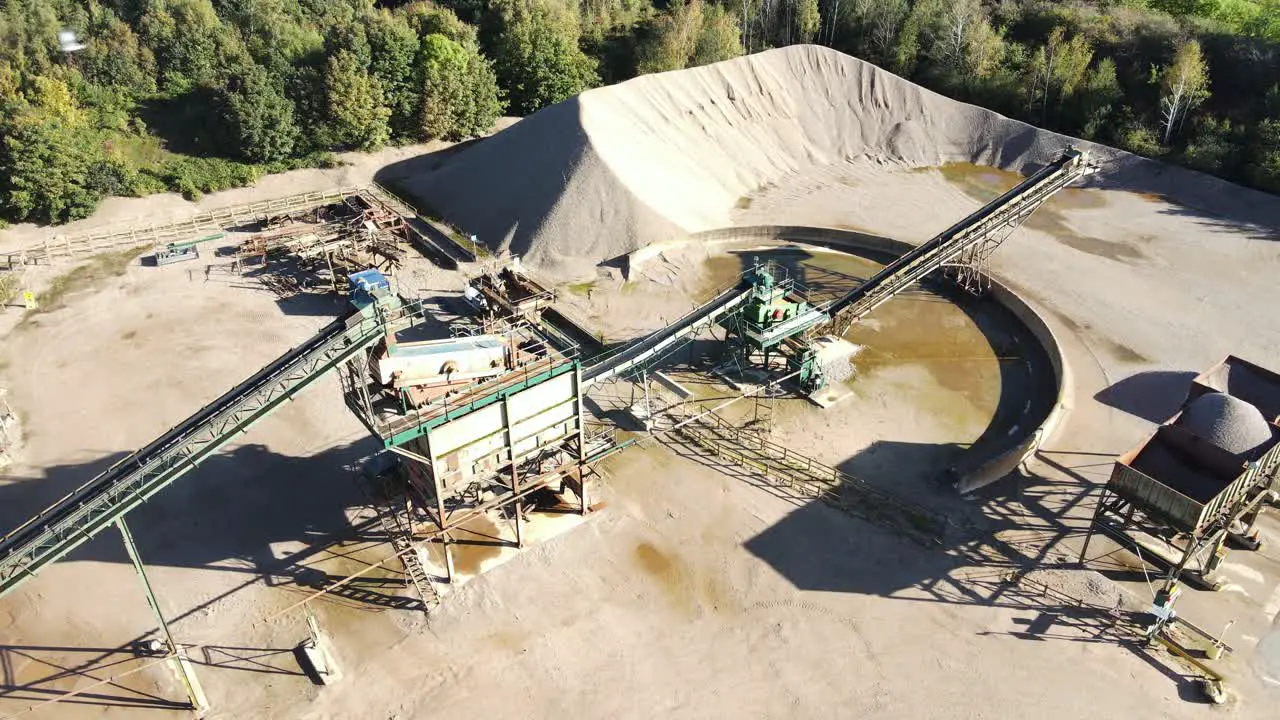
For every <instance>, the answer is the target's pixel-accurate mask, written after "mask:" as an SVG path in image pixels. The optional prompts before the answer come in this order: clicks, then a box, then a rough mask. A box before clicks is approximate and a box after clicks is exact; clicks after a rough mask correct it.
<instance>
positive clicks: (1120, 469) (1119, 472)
mask: <svg viewBox="0 0 1280 720" xmlns="http://www.w3.org/2000/svg"><path fill="white" fill-rule="evenodd" d="M1213 393H1221V394H1222V395H1225V396H1229V397H1230V398H1233V399H1234V400H1233V402H1234V401H1242V402H1243V403H1246V404H1247V406H1249V407H1252V408H1256V412H1257V413H1258V414H1259V416H1260V417H1261V418H1265V422H1263V421H1262V420H1260V421H1259V422H1262V423H1263V425H1264V426H1265V427H1266V431H1265V432H1269V437H1266V436H1265V433H1264V437H1263V440H1262V442H1259V443H1256V444H1254V446H1253V447H1250V448H1248V449H1246V450H1245V451H1243V452H1239V451H1238V449H1237V448H1224V447H1221V446H1219V444H1215V442H1214V441H1213V440H1212V439H1211V438H1207V437H1205V436H1204V435H1203V433H1202V432H1198V431H1197V429H1196V428H1195V427H1193V426H1192V425H1191V424H1190V423H1188V422H1187V418H1188V409H1189V408H1191V407H1192V406H1193V404H1194V403H1196V402H1197V400H1199V399H1201V398H1203V397H1204V396H1206V395H1210V394H1213ZM1278 420H1280V374H1277V373H1275V372H1272V371H1270V370H1267V369H1265V368H1263V367H1261V366H1259V365H1255V364H1253V363H1251V362H1248V361H1246V360H1242V359H1240V358H1238V357H1234V356H1228V357H1227V358H1226V359H1224V360H1223V361H1222V362H1220V363H1218V364H1217V365H1215V366H1214V367H1212V368H1210V369H1209V370H1207V371H1205V372H1204V373H1201V374H1200V375H1199V376H1197V377H1196V378H1195V379H1194V380H1192V382H1191V385H1190V387H1189V388H1188V393H1187V398H1186V400H1185V402H1184V403H1183V406H1182V409H1181V410H1179V411H1178V413H1176V414H1175V415H1174V416H1173V417H1171V418H1169V419H1168V420H1167V421H1166V422H1165V423H1164V424H1162V425H1161V426H1160V427H1158V428H1157V429H1156V431H1155V432H1154V433H1152V434H1151V435H1150V436H1149V437H1148V438H1146V439H1145V440H1144V441H1143V442H1142V443H1140V444H1139V445H1138V446H1137V447H1135V448H1133V449H1132V450H1130V451H1129V452H1126V453H1124V454H1123V455H1121V456H1120V457H1118V458H1117V459H1116V461H1115V465H1114V466H1113V468H1112V472H1111V477H1110V479H1109V480H1108V481H1107V484H1106V486H1105V487H1104V488H1103V490H1102V493H1101V496H1100V497H1099V498H1098V505H1097V509H1096V510H1095V512H1094V516H1093V520H1092V522H1091V524H1090V528H1089V533H1088V535H1087V536H1086V537H1085V542H1084V546H1083V547H1082V549H1081V552H1080V561H1081V562H1082V563H1083V562H1084V561H1085V555H1086V553H1087V552H1088V549H1089V542H1090V540H1091V539H1092V537H1093V535H1094V534H1095V533H1098V532H1101V533H1104V534H1106V535H1108V536H1110V537H1112V538H1114V539H1115V540H1116V541H1118V542H1119V543H1120V544H1121V545H1122V546H1124V547H1126V548H1130V549H1133V548H1136V549H1137V550H1138V553H1139V556H1140V557H1155V558H1159V559H1161V560H1162V561H1163V563H1164V564H1165V565H1166V566H1167V568H1168V572H1167V575H1166V579H1165V589H1166V591H1171V590H1172V588H1173V586H1174V585H1175V584H1176V583H1177V582H1178V581H1179V580H1180V579H1181V578H1183V577H1186V578H1187V579H1188V580H1190V581H1192V582H1195V583H1197V584H1200V585H1202V586H1205V587H1208V588H1211V589H1218V587H1219V584H1218V583H1217V581H1216V580H1215V578H1214V572H1215V570H1216V569H1217V568H1218V566H1219V565H1220V564H1221V562H1222V559H1223V558H1224V557H1225V554H1226V549H1225V543H1226V541H1227V540H1228V539H1232V540H1233V541H1234V543H1235V544H1237V545H1240V546H1242V547H1244V548H1246V549H1257V547H1258V546H1259V541H1258V539H1257V534H1256V532H1255V530H1254V524H1255V523H1256V521H1257V518H1258V515H1259V513H1261V512H1262V510H1263V509H1264V507H1265V506H1266V505H1267V504H1268V503H1269V502H1274V500H1275V497H1276V491H1277V489H1280V424H1278V423H1277V421H1278ZM1144 550H1145V551H1146V552H1145V555H1144V553H1143V551H1144Z"/></svg>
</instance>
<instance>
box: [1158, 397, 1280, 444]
mask: <svg viewBox="0 0 1280 720" xmlns="http://www.w3.org/2000/svg"><path fill="white" fill-rule="evenodd" d="M1177 424H1178V425H1181V426H1182V427H1184V428H1186V429H1187V431H1188V432H1190V433H1192V434H1193V435H1195V436H1196V437H1199V438H1202V439H1204V440H1208V441H1209V442H1211V443H1213V444H1214V445H1217V446H1218V447H1220V448H1222V449H1223V450H1226V451H1227V452H1230V453H1234V454H1236V455H1248V454H1250V453H1252V452H1253V451H1254V450H1256V449H1258V448H1259V447H1261V446H1263V445H1265V444H1267V443H1268V442H1269V441H1270V440H1271V426H1270V425H1269V424H1268V423H1267V421H1266V419H1265V418H1264V417H1262V413H1261V412H1259V410H1258V408H1256V407H1254V406H1252V405H1250V404H1249V403H1247V402H1245V401H1243V400H1240V399H1239V398H1234V397H1231V396H1230V395H1225V394H1223V393H1206V394H1204V395H1201V396H1200V397H1198V398H1196V399H1195V400H1194V401H1193V402H1192V403H1191V404H1190V405H1189V406H1187V409H1186V411H1185V412H1183V413H1182V416H1181V417H1179V418H1178V422H1177Z"/></svg>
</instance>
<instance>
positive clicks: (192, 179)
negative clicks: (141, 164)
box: [163, 157, 260, 200]
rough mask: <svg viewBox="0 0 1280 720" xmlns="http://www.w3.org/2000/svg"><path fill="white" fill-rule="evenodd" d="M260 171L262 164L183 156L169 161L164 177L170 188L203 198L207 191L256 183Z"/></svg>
mask: <svg viewBox="0 0 1280 720" xmlns="http://www.w3.org/2000/svg"><path fill="white" fill-rule="evenodd" d="M259 174H260V169H259V168H258V167H256V166H253V165H246V164H244V163H238V162H235V161H233V160H223V159H222V158H203V157H183V158H178V159H177V160H174V161H172V162H170V163H169V164H167V165H166V166H165V168H164V172H163V177H164V180H165V183H166V184H167V185H168V187H169V189H170V190H173V191H174V192H180V193H182V196H183V197H185V198H186V199H188V200H199V199H200V197H201V195H203V194H204V193H209V192H217V191H219V190H227V189H230V188H238V187H245V186H248V185H252V184H253V183H254V182H255V181H256V180H257V179H258V176H259Z"/></svg>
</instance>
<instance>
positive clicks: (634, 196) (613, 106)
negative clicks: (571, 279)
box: [386, 46, 1276, 267]
mask: <svg viewBox="0 0 1280 720" xmlns="http://www.w3.org/2000/svg"><path fill="white" fill-rule="evenodd" d="M1072 143H1075V144H1077V145H1081V146H1084V147H1088V148H1089V149H1091V150H1093V151H1094V152H1095V154H1096V155H1097V156H1098V157H1099V159H1100V160H1103V161H1104V162H1105V163H1106V164H1107V166H1108V167H1107V171H1108V172H1107V175H1106V178H1105V180H1103V182H1105V183H1107V184H1108V185H1112V186H1120V187H1124V188H1126V189H1132V190H1141V191H1145V192H1155V193H1159V194H1162V195H1165V196H1167V197H1169V198H1170V199H1172V200H1174V201H1177V202H1181V203H1184V204H1192V205H1195V206H1197V207H1199V208H1201V209H1204V210H1208V211H1210V212H1212V213H1214V214H1218V215H1228V216H1232V217H1233V218H1235V219H1238V220H1239V221H1242V222H1250V223H1268V222H1275V221H1276V218H1275V217H1270V218H1266V217H1261V215H1263V214H1270V215H1275V214H1276V213H1275V211H1274V210H1269V209H1265V208H1264V207H1260V206H1265V205H1267V204H1274V198H1271V199H1270V202H1268V201H1267V200H1264V198H1269V196H1264V195H1261V194H1260V193H1253V192H1249V191H1242V190H1241V189H1240V188H1237V187H1234V186H1230V185H1228V184H1227V183H1224V182H1222V181H1219V180H1217V179H1214V178H1211V177H1208V176H1205V175H1201V174H1199V173H1194V172H1190V171H1185V170H1181V169H1178V168H1173V167H1169V166H1165V165H1162V164H1159V163H1154V162H1150V161H1147V160H1143V159H1141V158H1137V157H1135V156H1133V155H1129V154H1128V153H1123V152H1120V151H1117V150H1114V149H1111V148H1104V147H1099V146H1094V145H1092V144H1089V143H1083V142H1081V141H1078V140H1073V139H1071V138H1067V137H1065V136H1062V135H1058V134H1056V133H1051V132H1047V131H1044V130H1040V129H1037V128H1035V127H1032V126H1030V125H1027V124H1025V123H1022V122H1018V121H1015V120H1010V119H1008V118H1005V117H1003V116H1001V115H998V114H996V113H993V112H990V111H988V110H984V109H982V108H978V107H975V106H972V105H966V104H964V103H959V102H956V101H954V100H951V99H948V98H946V97H943V96H941V95H938V94H936V93H933V92H930V91H928V90H925V89H924V88H921V87H920V86H918V85H915V84H913V83H911V82H908V81H906V80H903V79H902V78H899V77H897V76H896V75H893V74H892V73H889V72H887V71H884V70H881V69H880V68H877V67H875V66H874V65H871V64H869V63H865V62H863V61H861V60H858V59H856V58H853V57H849V56H847V55H843V54H841V53H838V52H836V51H834V50H830V49H827V48H823V47H819V46H793V47H788V48H784V49H780V50H772V51H768V52H763V53H759V54H756V55H752V56H749V57H744V58H739V59H736V60H731V61H727V62H722V63H718V64H715V65H711V66H707V67H701V68H695V69H691V70H682V71H677V72H670V73H663V74H659V75H648V76H644V77H640V78H636V79H634V80H631V81H628V82H625V83H621V84H619V85H614V86H611V87H606V88H600V89H597V90H591V91H589V92H586V93H583V94H582V95H580V96H578V97H575V98H572V99H570V100H567V101H565V102H563V103H560V104H559V105H556V106H554V107H550V108H547V109H545V110H543V111H542V112H539V113H537V114H535V115H533V116H531V117H529V118H528V119H526V120H524V121H522V122H520V123H518V124H516V125H515V126H514V127H512V128H510V129H508V130H506V131H504V132H502V133H499V134H498V135H496V136H494V137H492V138H490V139H488V140H485V141H483V142H481V143H478V144H476V145H475V146H474V147H473V148H470V149H468V150H466V151H464V152H463V153H461V154H460V155H459V156H458V157H457V158H456V160H454V161H453V162H451V163H450V164H448V165H446V166H444V167H443V168H441V169H439V170H438V171H434V172H431V171H430V168H427V167H423V164H419V165H417V166H415V165H414V163H413V162H412V161H410V162H407V163H402V164H400V166H399V167H393V168H390V169H388V171H387V172H386V175H387V176H388V177H391V176H396V175H399V176H401V178H400V182H399V184H400V185H401V187H403V188H404V189H405V190H406V191H407V192H409V193H410V194H412V195H414V196H416V197H417V198H419V199H420V200H422V201H424V202H425V203H426V204H428V205H429V206H431V207H433V208H434V209H436V210H437V211H439V212H441V213H442V214H444V215H445V216H446V217H447V218H448V219H450V220H452V221H453V222H455V223H456V224H458V225H459V226H461V227H463V228H465V229H466V230H467V231H468V232H472V233H476V234H477V235H478V236H479V237H480V239H481V240H482V241H483V242H485V243H486V244H487V245H489V246H490V247H491V248H502V249H510V250H511V251H512V252H515V253H520V254H524V255H527V257H528V259H529V260H530V261H531V262H533V263H536V264H540V265H543V266H544V267H545V266H548V265H560V264H564V263H566V262H572V261H579V262H583V261H589V262H592V263H594V262H598V261H602V260H608V259H611V258H616V257H618V256H621V255H624V254H626V253H628V252H631V251H633V250H635V249H637V248H639V247H641V246H643V245H645V244H648V243H650V242H654V241H658V240H665V239H671V238H673V237H678V236H680V235H682V234H684V233H691V232H697V231H702V230H708V229H712V228H716V227H723V226H726V225H728V224H730V222H729V213H730V211H731V210H732V209H733V207H734V205H735V204H736V203H738V202H739V199H740V198H742V197H743V196H745V195H746V194H748V193H750V192H752V191H753V190H756V189H757V188H759V187H761V186H763V185H766V184H768V183H770V182H771V181H774V180H777V179H779V178H782V177H785V176H787V175H788V174H791V173H794V172H797V171H799V170H801V169H802V168H805V167H807V166H812V165H822V164H833V163H844V162H857V161H870V162H876V163H886V164H893V165H896V166H909V167H914V166H936V165H939V164H941V163H943V162H947V161H966V162H973V163H978V164H983V165H991V166H995V167H999V168H1003V169H1006V170H1013V171H1019V172H1023V171H1026V170H1027V169H1028V168H1029V167H1030V166H1035V165H1038V164H1041V163H1044V162H1046V161H1049V160H1051V159H1053V158H1054V157H1056V156H1057V155H1058V153H1059V152H1060V151H1061V150H1062V149H1063V148H1064V147H1065V146H1067V145H1069V144H1072ZM886 212H892V209H886ZM943 225H945V223H943Z"/></svg>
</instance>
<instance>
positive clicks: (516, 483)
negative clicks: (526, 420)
mask: <svg viewBox="0 0 1280 720" xmlns="http://www.w3.org/2000/svg"><path fill="white" fill-rule="evenodd" d="M502 428H503V430H502V431H503V434H504V435H506V438H507V458H508V459H509V460H510V461H511V492H512V493H513V494H514V495H516V500H515V502H514V503H512V504H513V505H514V511H515V517H514V522H515V531H516V547H517V548H523V547H524V534H523V531H522V530H521V529H520V515H521V512H520V511H521V506H523V504H524V503H523V502H521V501H520V498H519V495H520V470H519V469H518V468H517V467H516V464H517V463H516V439H515V435H514V434H513V433H512V432H511V397H510V396H506V397H503V398H502Z"/></svg>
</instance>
